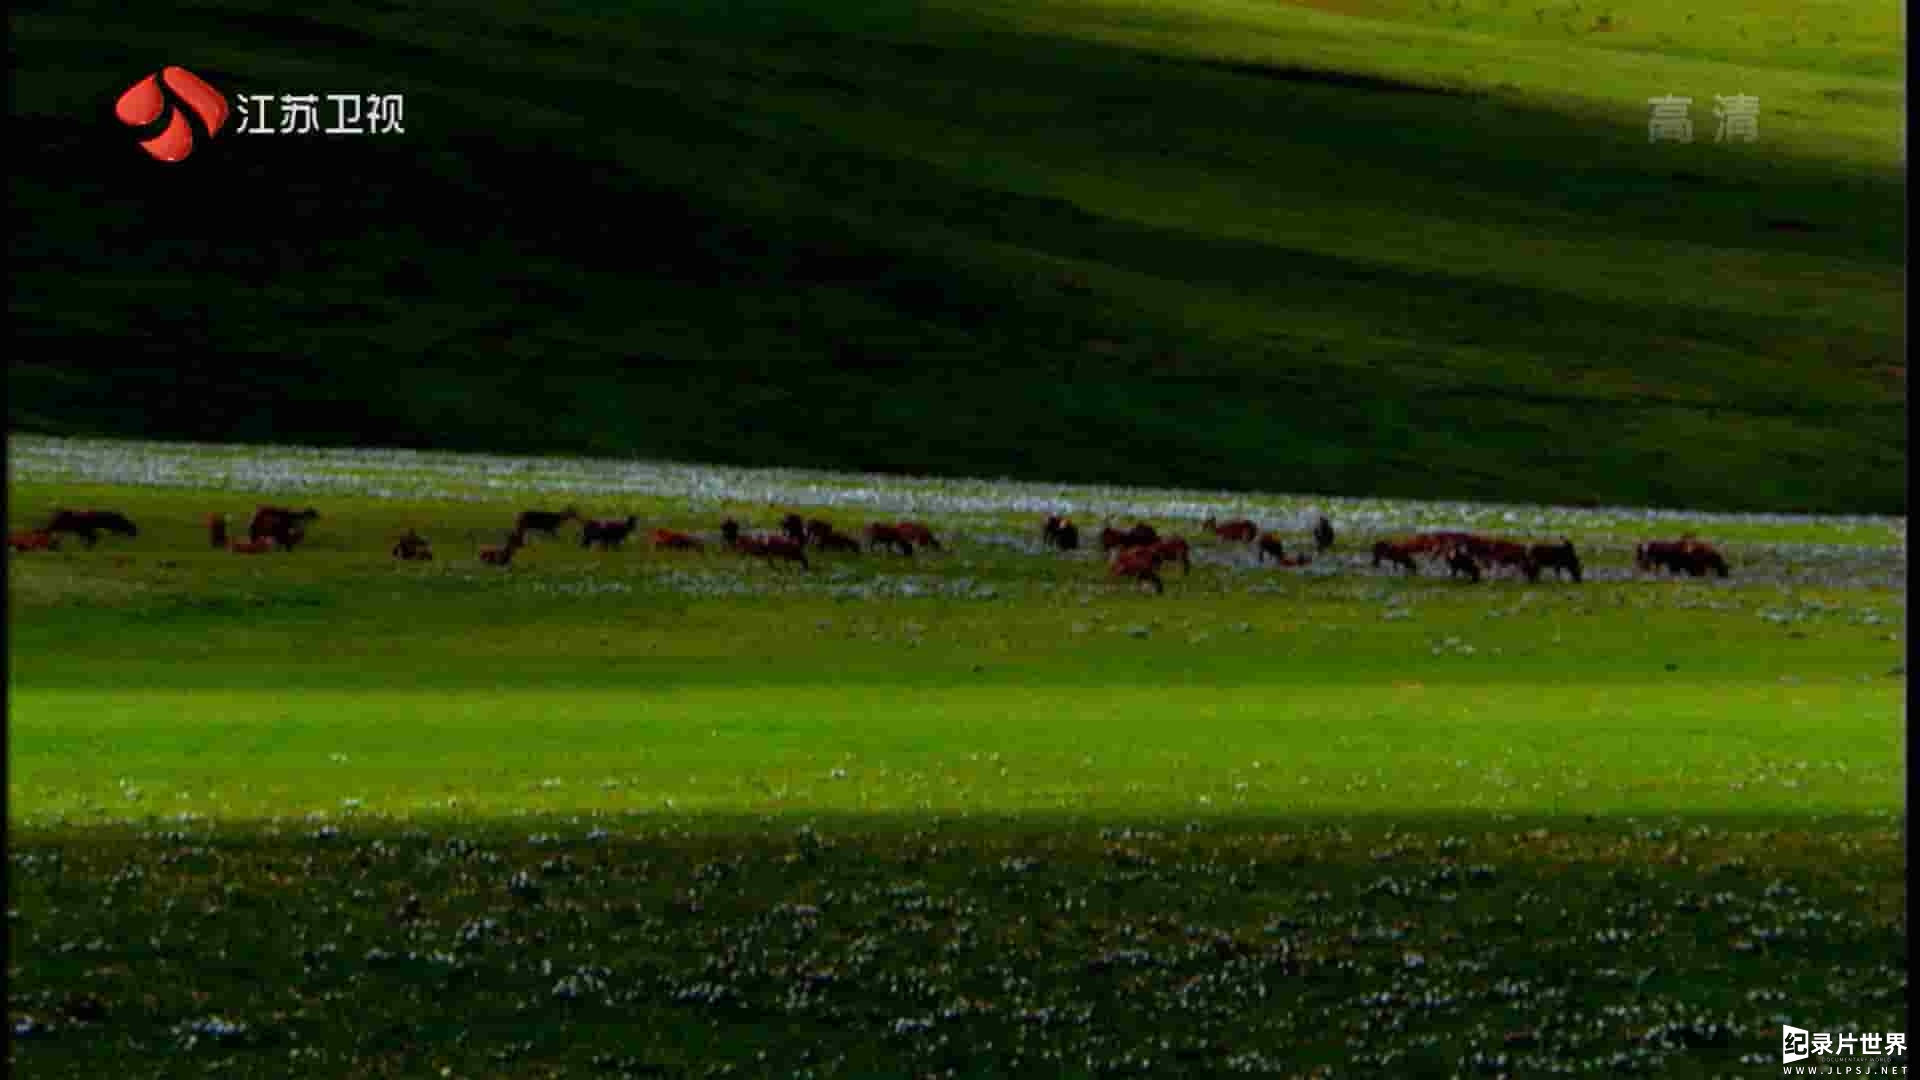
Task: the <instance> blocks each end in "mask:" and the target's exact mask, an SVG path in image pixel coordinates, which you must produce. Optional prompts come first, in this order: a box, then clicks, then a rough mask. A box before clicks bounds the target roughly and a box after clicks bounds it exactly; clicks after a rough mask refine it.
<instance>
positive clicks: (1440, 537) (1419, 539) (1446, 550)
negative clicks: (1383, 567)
mask: <svg viewBox="0 0 1920 1080" xmlns="http://www.w3.org/2000/svg"><path fill="white" fill-rule="evenodd" d="M1485 543H1486V541H1485V540H1483V539H1481V538H1480V537H1478V536H1475V535H1473V534H1472V533H1463V532H1428V533H1415V534H1414V535H1413V537H1412V538H1411V539H1409V540H1405V541H1402V542H1401V545H1400V546H1401V547H1403V548H1405V549H1406V552H1407V554H1409V555H1425V556H1427V557H1428V558H1430V559H1438V560H1441V561H1445V560H1446V558H1447V557H1448V556H1449V555H1451V554H1452V552H1453V549H1454V548H1457V547H1465V548H1466V549H1467V550H1468V551H1471V552H1473V553H1474V554H1476V555H1478V554H1479V553H1480V549H1481V546H1482V545H1484V544H1485Z"/></svg>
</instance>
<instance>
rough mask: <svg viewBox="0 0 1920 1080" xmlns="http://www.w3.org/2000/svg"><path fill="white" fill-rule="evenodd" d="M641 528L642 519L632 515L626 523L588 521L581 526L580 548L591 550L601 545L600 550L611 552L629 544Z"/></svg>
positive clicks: (629, 515)
mask: <svg viewBox="0 0 1920 1080" xmlns="http://www.w3.org/2000/svg"><path fill="white" fill-rule="evenodd" d="M639 526H640V519H639V518H638V517H635V516H634V515H632V514H628V515H627V520H625V521H588V522H584V523H582V524H581V526H580V546H581V547H583V548H590V547H592V546H593V545H595V544H599V545H600V550H602V551H611V550H612V549H614V548H617V547H619V546H620V545H621V544H624V543H626V542H627V537H629V536H632V535H633V530H634V529H636V528H638V527H639Z"/></svg>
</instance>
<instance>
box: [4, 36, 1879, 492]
mask: <svg viewBox="0 0 1920 1080" xmlns="http://www.w3.org/2000/svg"><path fill="white" fill-rule="evenodd" d="M683 7H684V6H670V5H660V4H626V5H617V6H615V5H595V6H587V7H578V6H576V7H574V8H571V9H569V10H568V11H566V12H557V11H552V10H548V9H544V8H542V9H535V8H533V7H530V6H516V5H512V4H504V3H497V4H489V5H485V6H484V7H481V8H476V7H474V6H472V5H432V4H429V5H417V4H416V5H407V6H405V7H404V8H402V7H398V6H392V5H367V6H357V7H356V6H346V5H320V6H312V5H309V6H307V7H303V8H302V9H301V11H300V12H299V13H295V14H290V13H286V12H282V11H280V10H279V9H277V8H274V7H272V6H271V5H260V4H245V3H222V4H218V5H199V4H194V5H184V4H179V5H175V4H163V5H141V6H139V7H138V9H137V10H123V9H122V8H120V7H119V6H115V5H92V4H62V5H44V4H26V5H15V6H14V7H13V8H10V9H9V14H8V20H9V29H10V30H11V31H12V38H13V40H14V41H15V42H16V43H17V45H16V48H15V50H14V52H13V53H12V54H11V57H10V63H11V64H12V70H13V74H14V82H13V85H14V87H15V93H14V94H13V95H12V103H11V105H10V110H11V116H10V129H11V130H12V131H13V132H14V138H15V140H16V142H17V144H18V145H19V146H20V148H21V153H20V154H19V155H16V158H17V161H18V165H17V167H16V168H15V169H14V170H12V171H11V172H10V176H9V180H8V186H9V196H10V198H11V199H12V201H13V204H14V205H15V206H16V207H18V208H19V209H20V211H21V212H20V214H19V217H20V219H21V222H22V228H21V230H20V231H19V235H17V236H16V238H15V241H14V245H13V247H12V252H13V255H12V267H11V268H12V270H13V271H14V273H13V279H14V287H13V289H12V290H11V292H10V300H9V308H10V314H11V315H12V317H13V320H14V323H15V325H16V327H17V330H16V336H15V341H16V345H15V348H14V350H12V355H11V356H10V359H9V364H8V376H7V379H8V384H7V385H8V424H9V429H10V430H13V431H36V432H46V433H67V434H93V435H135V436H138V435H145V436H160V437H169V438H181V437H186V438H200V439H209V440H233V439H245V440H253V441H260V442H285V441H292V440H300V441H306V442H313V443H326V444H330V445H396V444H401V445H410V446H432V447H442V448H469V449H480V450H492V451H503V452H532V451H540V452H561V453H583V454H639V455H643V456H647V457H650V458H668V459H677V460H685V461H700V462H728V463H735V464H775V463H782V464H791V465H801V466H810V467H827V468H853V469H862V470H867V469H874V470H886V471H891V472H906V473H934V474H944V475H949V476H956V475H957V476H966V475H1008V476H1021V477H1031V478H1047V479H1069V480H1076V481H1084V482H1100V483H1111V482H1130V483H1145V484H1159V485H1187V486H1192V485H1206V486H1209V487H1225V488H1232V489H1237V490H1247V491H1257V490H1269V491H1270V490H1276V489H1278V490H1288V491H1301V492H1322V493H1342V494H1360V493H1365V494H1373V495H1381V496H1402V497H1406V496H1412V497H1448V498H1452V497H1475V498H1507V499H1515V500H1531V501H1551V502H1580V501H1589V502H1601V503H1606V502H1620V503H1634V504H1642V505H1661V506H1684V507H1698V508H1720V509H1761V510H1791V509H1811V510H1821V511H1829V512H1837V511H1869V512H1881V513H1885V512H1904V509H1905V505H1906V502H1905V500H1906V494H1905V484H1904V482H1903V481H1904V466H1905V460H1906V445H1907V444H1906V427H1905V422H1904V421H1905V409H1904V394H1905V366H1904V359H1903V352H1902V349H1901V347H1900V344H1899V342H1900V338H1901V321H1900V320H1901V311H1902V301H1903V297H1904V279H1903V276H1902V237H1903V235H1904V224H1905V223H1904V213H1905V211H1904V199H1903V189H1904V183H1905V163H1904V148H1903V144H1902V141H1901V130H1902V129H1901V119H1902V113H1903V109H1904V103H1905V99H1904V90H1903V82H1902V79H1903V70H1902V49H1903V44H1904V39H1903V26H1902V25H1901V22H1900V9H1899V7H1898V5H1896V4H1893V3H1892V2H1890V0H1870V2H1869V0H1859V2H1850V3H1845V4H1837V3H1836V4H1805V3H1794V4H1788V3H1783V2H1777V0H1774V2H1767V3H1761V4H1730V3H1724V2H1718V0H1716V2H1714V3H1701V4H1679V5H1673V4H1651V3H1644V2H1640V0H1629V2H1623V3H1594V2H1583V0H1558V2H1555V3H1551V4H1546V5H1540V4H1534V3H1509V2H1507V0H1324V2H1314V3H1309V4H1289V3H1277V2H1250V0H1181V2H1179V3H1154V4H1147V3H1140V2H1123V0H1039V2H1033V3H1020V4H994V3H979V4H966V5H958V4H938V3H898V4H884V5H870V4H845V3H813V4H796V3H791V2H784V0H752V2H738V3H726V4H705V5H697V6H696V7H697V10H683ZM163 63H181V64H185V65H187V66H189V67H191V68H193V69H195V70H197V71H200V72H201V73H203V74H205V75H206V76H207V77H208V78H210V79H212V80H213V81H214V82H215V83H216V84H219V85H221V86H224V87H227V88H228V89H229V91H231V92H234V93H241V92H268V93H273V92H282V91H284V92H298V91H301V90H312V91H314V92H335V91H340V90H343V89H364V90H366V91H369V92H371V91H384V92H394V93H402V94H404V95H406V98H405V100H406V102H407V106H406V107H407V110H408V112H407V117H406V132H405V134H403V135H392V136H384V137H371V136H370V137H366V138H349V137H336V138H332V139H304V138H293V137H288V138H253V137H248V136H233V137H232V138H226V137H223V138H222V140H217V141H216V143H215V144H214V145H213V146H212V147H209V148H207V149H206V150H204V151H203V153H202V154H201V156H200V157H199V158H198V159H196V160H190V161H189V162H187V163H186V165H185V166H183V167H182V168H180V169H172V170H165V169H159V168H157V167H155V166H153V164H152V163H151V162H147V161H145V159H144V158H142V157H141V156H140V155H139V152H138V151H137V150H135V149H133V147H132V146H131V144H130V142H129V140H128V138H127V136H126V133H125V132H124V131H121V130H119V129H117V128H116V127H115V126H114V124H113V122H112V121H111V119H110V118H109V117H108V115H107V108H108V105H109V104H110V102H111V100H112V97H113V95H114V94H116V93H118V91H119V90H120V89H121V88H122V87H124V86H125V85H127V84H129V83H130V82H132V81H133V80H134V79H136V78H138V77H139V76H140V75H141V74H142V73H144V72H147V71H149V70H152V69H153V68H155V67H157V66H159V65H160V64H163ZM1668 93H1674V94H1681V95H1685V96H1690V97H1691V98H1692V99H1693V100H1694V105H1693V112H1692V116H1693V120H1694V124H1695V131H1696V139H1695V141H1694V142H1693V143H1692V144H1689V145H1679V144H1671V143H1661V144H1649V142H1648V130H1647V119H1648V107H1647V104H1646V102H1647V99H1648V98H1650V97H1654V96H1658V95H1664V94H1668ZM1733 94H1749V95H1753V96H1756V97H1758V98H1759V101H1760V108H1761V115H1760V118H1759V132H1760V138H1759V141H1758V142H1757V143H1754V144H1751V145H1749V144H1736V143H1725V142H1716V141H1715V138H1714V132H1715V128H1714V125H1715V121H1714V118H1713V113H1712V110H1713V108H1714V101H1713V99H1714V96H1715V95H1733ZM95 346H97V347H95ZM91 356H99V357H103V358H104V357H111V359H99V360H95V359H88V357H91ZM396 373H400V377H396ZM690 418H697V422H693V421H692V420H690Z"/></svg>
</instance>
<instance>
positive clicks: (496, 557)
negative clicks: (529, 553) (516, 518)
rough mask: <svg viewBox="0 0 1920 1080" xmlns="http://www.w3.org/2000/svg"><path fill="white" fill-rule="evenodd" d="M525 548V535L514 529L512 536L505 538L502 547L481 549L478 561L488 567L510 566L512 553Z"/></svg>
mask: <svg viewBox="0 0 1920 1080" xmlns="http://www.w3.org/2000/svg"><path fill="white" fill-rule="evenodd" d="M526 546H527V534H526V533H524V532H521V531H520V530H519V529H515V530H514V531H513V533H512V535H510V536H508V537H507V542H506V543H505V544H504V545H502V546H500V547H483V548H481V549H480V561H481V562H483V563H486V564H487V565H488V566H511V565H512V564H513V553H514V552H516V551H519V550H520V549H521V548H523V547H526Z"/></svg>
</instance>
